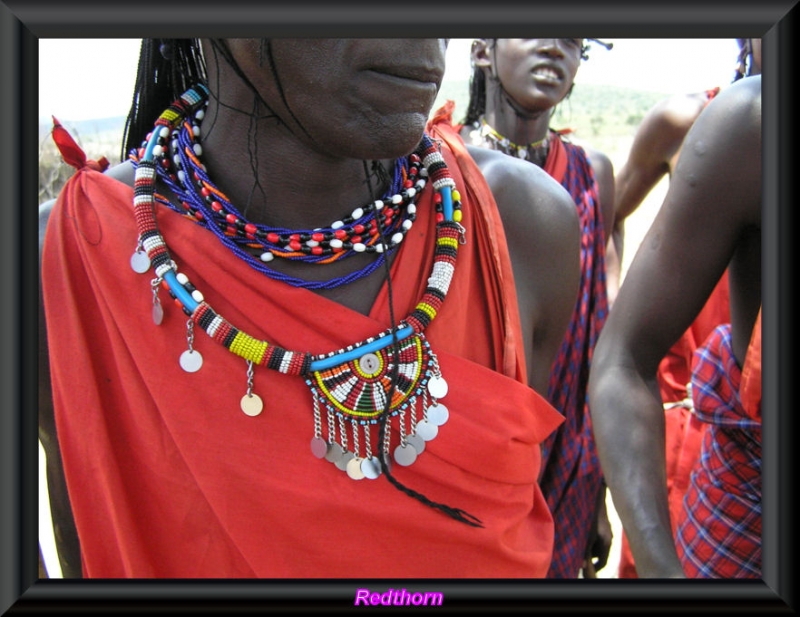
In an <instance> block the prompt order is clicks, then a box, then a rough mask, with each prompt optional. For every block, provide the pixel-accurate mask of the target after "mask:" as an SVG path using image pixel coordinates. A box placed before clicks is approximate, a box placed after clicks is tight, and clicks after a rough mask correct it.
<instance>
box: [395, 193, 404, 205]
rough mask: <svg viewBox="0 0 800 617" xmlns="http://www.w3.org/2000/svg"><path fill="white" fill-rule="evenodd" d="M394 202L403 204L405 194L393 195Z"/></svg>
mask: <svg viewBox="0 0 800 617" xmlns="http://www.w3.org/2000/svg"><path fill="white" fill-rule="evenodd" d="M392 203H393V204H401V203H403V196H402V195H395V196H393V197H392Z"/></svg>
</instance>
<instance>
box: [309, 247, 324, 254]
mask: <svg viewBox="0 0 800 617" xmlns="http://www.w3.org/2000/svg"><path fill="white" fill-rule="evenodd" d="M311 254H312V255H322V247H321V246H312V247H311Z"/></svg>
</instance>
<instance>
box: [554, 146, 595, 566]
mask: <svg viewBox="0 0 800 617" xmlns="http://www.w3.org/2000/svg"><path fill="white" fill-rule="evenodd" d="M550 136H551V146H550V154H549V155H548V159H547V162H546V164H545V167H544V169H545V171H547V172H548V173H549V174H550V175H551V176H552V177H553V178H554V179H556V180H558V181H559V182H560V183H561V185H562V186H563V187H564V188H565V189H567V191H568V192H569V194H570V195H571V196H572V198H573V200H574V201H575V206H576V207H577V210H578V217H579V220H580V225H581V281H580V290H579V293H578V297H577V301H576V304H575V309H574V311H573V314H572V318H571V320H570V323H569V326H568V329H567V333H566V336H565V338H564V341H563V342H562V344H561V347H560V349H559V352H558V356H557V357H556V360H555V362H554V363H553V367H552V369H551V373H550V383H549V385H548V392H547V398H548V400H549V401H550V403H551V404H552V405H553V407H555V408H556V409H558V410H559V411H560V412H561V413H562V414H564V416H565V418H566V419H565V421H564V423H563V424H562V425H561V426H559V427H558V429H556V431H555V432H554V433H553V434H552V435H551V436H550V437H549V438H548V439H547V440H546V441H545V442H544V443H543V444H542V456H543V461H544V464H543V466H542V476H541V479H540V482H539V485H540V486H541V488H542V492H543V493H544V496H545V499H546V500H547V505H548V506H549V507H550V510H551V512H552V513H553V520H554V522H555V544H554V548H553V562H552V563H551V564H550V570H549V571H548V574H547V576H548V578H576V577H577V576H578V573H579V571H580V569H581V566H582V564H583V558H584V553H585V550H586V544H587V542H588V537H589V532H590V530H591V527H592V523H593V520H594V513H595V505H596V501H597V494H598V491H599V490H600V486H601V481H602V474H601V471H600V461H599V459H598V456H597V447H596V446H595V441H594V435H593V433H592V422H591V417H590V415H589V404H588V397H587V396H586V386H587V383H588V380H589V367H590V365H591V362H592V354H593V353H594V346H595V343H596V342H597V337H598V335H599V334H600V329H601V328H602V327H603V324H604V323H605V321H606V317H607V316H608V296H607V292H606V265H605V244H606V235H605V232H604V229H603V217H602V213H601V210H600V200H599V198H598V188H597V181H596V179H595V175H594V171H593V169H592V166H591V164H590V163H589V160H588V159H587V157H586V152H585V151H584V149H583V148H581V147H580V146H577V145H575V144H572V143H569V142H567V141H565V140H562V138H561V137H560V135H559V134H557V133H555V132H551V133H550Z"/></svg>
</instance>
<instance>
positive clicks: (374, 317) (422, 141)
mask: <svg viewBox="0 0 800 617" xmlns="http://www.w3.org/2000/svg"><path fill="white" fill-rule="evenodd" d="M445 49H446V41H445V40H443V39H285V38H279V39H204V40H202V41H200V40H196V39H145V40H143V42H142V50H141V57H140V64H139V71H138V74H137V79H136V87H135V94H134V101H133V106H132V109H131V113H130V116H129V118H128V123H127V125H126V146H125V152H126V154H127V160H126V161H125V162H123V163H122V164H120V165H117V166H114V167H112V168H110V169H108V170H107V171H105V173H99V172H101V171H102V170H103V166H102V165H98V164H97V163H95V162H93V161H87V160H86V157H85V156H82V152H81V151H80V149H77V148H76V147H75V145H74V143H70V138H69V135H67V134H65V133H64V132H63V131H61V130H57V129H58V127H56V129H54V137H55V138H56V140H57V142H58V144H59V146H60V149H61V152H62V154H63V155H64V157H65V160H68V161H69V162H70V163H71V164H73V165H74V166H75V167H76V168H78V171H77V173H75V174H74V176H73V177H72V178H71V179H70V181H69V182H68V183H67V185H66V186H65V187H64V189H63V190H62V192H61V194H60V195H59V197H58V199H57V201H56V202H55V203H47V204H44V205H43V206H42V207H41V209H40V251H41V253H40V260H41V264H40V265H41V270H42V277H41V286H42V289H41V291H42V293H41V297H42V299H43V302H42V306H41V307H40V334H41V336H40V348H39V353H40V367H39V368H40V371H39V374H40V384H39V388H40V390H39V392H40V397H39V398H40V410H39V413H40V416H39V427H40V439H41V442H42V444H43V445H44V447H45V450H46V453H47V465H48V482H49V485H50V486H51V487H52V489H53V490H52V493H51V500H52V501H53V508H52V511H53V515H54V525H55V529H56V537H57V538H58V539H59V552H60V559H61V564H62V569H63V571H64V574H65V576H68V577H76V576H85V577H91V578H95V577H101V578H120V577H126V578H127V577H131V578H209V577H211V578H249V577H257V578H285V577H288V578H316V577H324V578H328V577H331V576H343V577H353V578H372V577H374V576H375V574H376V573H380V576H383V577H397V578H415V577H420V578H430V577H441V576H443V575H446V576H452V577H468V578H474V577H478V578H480V577H500V578H512V577H523V578H536V577H544V576H545V574H546V572H547V569H548V567H549V565H550V560H551V555H552V544H553V521H552V516H551V514H550V512H549V510H548V508H547V505H546V503H545V501H544V498H543V496H542V493H541V491H540V489H539V487H538V482H537V479H538V472H539V466H540V446H539V444H540V443H541V442H542V441H543V440H544V439H545V438H546V437H547V435H548V434H549V433H550V432H552V431H553V430H554V429H555V427H556V426H557V425H558V424H559V423H560V422H561V421H562V420H563V418H562V417H561V415H560V414H558V413H557V411H556V410H555V409H553V407H552V406H551V405H549V404H548V403H547V401H546V400H545V398H544V396H543V394H544V388H545V387H546V384H547V378H548V371H547V367H548V366H549V363H550V362H552V359H553V357H554V356H555V355H556V352H557V349H558V346H559V344H560V341H561V339H562V337H563V332H564V330H565V329H566V326H567V323H568V321H569V315H570V312H571V308H572V301H573V298H574V294H575V291H576V289H577V285H578V276H579V264H578V257H577V250H578V245H579V230H578V222H577V217H576V215H575V212H574V207H573V205H572V203H571V201H570V200H569V197H568V196H567V195H566V194H564V192H563V190H562V189H561V188H560V187H559V186H558V185H557V183H555V182H554V181H553V180H552V179H551V178H550V177H549V176H547V174H545V173H543V172H542V173H541V174H540V175H536V174H528V173H525V174H523V173H521V172H520V167H522V166H523V165H525V163H524V162H523V161H517V162H510V161H509V160H507V157H505V156H504V155H501V154H499V153H490V154H494V155H495V162H496V164H495V165H494V167H493V173H491V174H490V173H487V175H486V179H484V176H483V175H482V174H481V173H480V171H479V170H478V169H477V167H476V166H475V164H474V163H473V162H472V161H471V159H469V160H468V159H463V158H461V157H458V156H457V155H456V154H455V153H454V152H453V151H451V150H450V149H449V148H447V147H446V146H444V145H443V144H441V143H437V142H434V141H433V140H432V139H431V137H430V136H429V135H428V134H427V133H426V123H427V121H428V118H429V113H430V110H431V107H432V105H433V102H434V100H435V97H436V94H437V91H438V88H439V86H440V83H441V80H442V76H443V73H444V58H445ZM506 230H508V231H506ZM523 272H524V273H525V275H524V276H523V275H522V273H523ZM515 275H516V276H515ZM537 390H539V391H540V392H541V393H542V394H539V393H537Z"/></svg>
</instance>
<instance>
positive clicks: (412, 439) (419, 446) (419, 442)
mask: <svg viewBox="0 0 800 617" xmlns="http://www.w3.org/2000/svg"><path fill="white" fill-rule="evenodd" d="M406 442H407V443H410V444H411V446H412V447H413V448H414V449H415V450H416V451H417V454H422V453H423V452H424V451H425V440H424V439H423V438H422V437H420V436H419V435H416V434H415V435H409V436H408V437H406Z"/></svg>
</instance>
